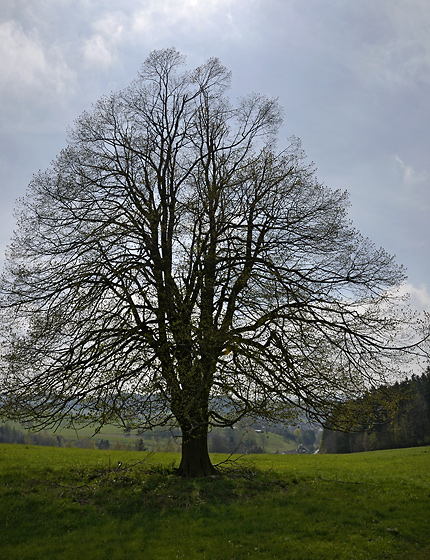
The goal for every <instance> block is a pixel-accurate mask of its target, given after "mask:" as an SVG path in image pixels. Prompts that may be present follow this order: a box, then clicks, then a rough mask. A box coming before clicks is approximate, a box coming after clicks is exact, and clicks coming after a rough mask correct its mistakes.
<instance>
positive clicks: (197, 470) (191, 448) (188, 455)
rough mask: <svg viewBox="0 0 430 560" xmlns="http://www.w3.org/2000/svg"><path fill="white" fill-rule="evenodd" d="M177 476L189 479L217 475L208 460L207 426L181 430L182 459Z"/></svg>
mask: <svg viewBox="0 0 430 560" xmlns="http://www.w3.org/2000/svg"><path fill="white" fill-rule="evenodd" d="M177 474H178V475H179V476H183V477H189V478H198V477H204V476H213V475H217V474H219V472H218V471H217V469H216V468H215V467H214V466H213V465H212V463H211V460H210V458H209V451H208V433H207V426H205V427H204V428H199V429H198V430H189V431H187V430H182V458H181V464H180V465H179V468H178V470H177Z"/></svg>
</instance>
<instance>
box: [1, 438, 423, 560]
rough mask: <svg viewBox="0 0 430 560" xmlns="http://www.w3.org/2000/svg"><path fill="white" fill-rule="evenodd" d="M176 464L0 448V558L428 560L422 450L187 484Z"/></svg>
mask: <svg viewBox="0 0 430 560" xmlns="http://www.w3.org/2000/svg"><path fill="white" fill-rule="evenodd" d="M224 458H225V457H221V456H214V457H213V460H214V462H217V461H221V460H223V459H224ZM178 459H179V456H178V455H176V454H169V453H159V454H147V453H134V452H124V451H122V452H121V451H99V450H93V449H74V448H55V447H27V446H24V445H14V444H10V445H7V444H4V445H0V527H1V531H0V557H1V558H5V559H6V558H7V559H19V560H30V559H31V560H38V559H49V560H52V559H57V558H58V559H60V558H61V559H62V560H68V559H70V560H72V559H73V560H76V559H79V560H85V559H87V558H88V559H90V560H98V559H100V560H106V559H112V560H116V559H133V560H135V559H140V558H142V559H145V560H152V559H153V560H161V559H166V560H173V559H177V558H186V559H190V560H193V559H209V560H242V559H243V560H244V559H249V558H255V559H257V558H258V559H274V558H280V559H281V558H282V559H287V560H288V559H293V560H301V559H312V560H314V559H337V558H338V559H344V558H348V559H362V558H368V559H379V558H386V559H401V560H404V559H409V558H412V559H414V560H424V559H429V558H430V448H428V447H427V448H414V449H404V450H391V451H381V452H372V453H362V454H354V455H257V456H246V457H244V458H242V459H240V460H239V461H238V462H237V463H236V464H235V465H231V466H227V465H224V470H225V471H226V473H225V475H224V476H222V477H220V478H213V479H197V480H182V479H178V478H177V477H175V476H173V475H172V467H173V465H174V463H175V462H176V463H178ZM118 461H121V463H122V464H121V466H118Z"/></svg>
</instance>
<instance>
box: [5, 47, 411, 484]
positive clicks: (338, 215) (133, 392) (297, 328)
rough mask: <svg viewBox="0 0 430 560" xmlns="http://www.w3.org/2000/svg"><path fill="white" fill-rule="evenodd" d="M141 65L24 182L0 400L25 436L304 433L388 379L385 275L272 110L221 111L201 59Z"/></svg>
mask: <svg viewBox="0 0 430 560" xmlns="http://www.w3.org/2000/svg"><path fill="white" fill-rule="evenodd" d="M184 63H185V60H184V57H183V56H182V55H181V54H179V53H178V52H177V51H176V50H175V49H167V50H161V51H154V52H152V53H151V54H150V56H149V57H148V58H147V60H146V61H145V63H144V64H143V66H142V69H141V72H140V74H139V76H138V78H137V79H136V80H135V81H134V82H133V83H132V84H131V85H130V86H129V87H128V88H126V89H124V90H123V91H120V92H118V93H112V94H111V95H108V96H105V97H103V98H101V99H100V100H99V101H98V102H97V103H96V104H95V105H94V106H93V108H92V109H91V110H90V111H88V112H85V113H83V114H82V115H81V116H80V117H79V118H78V119H77V120H76V122H75V125H74V127H73V128H72V130H71V131H70V133H69V143H68V146H67V147H66V148H65V149H64V150H63V151H62V152H61V153H60V155H59V156H58V157H57V158H56V159H55V161H54V162H53V163H52V166H51V167H50V168H49V169H48V170H47V171H44V172H39V173H38V174H37V175H35V176H34V178H33V180H32V182H31V183H30V185H29V188H28V192H27V195H26V197H25V198H24V199H23V200H21V201H20V204H19V209H18V211H17V230H16V232H15V234H14V237H13V239H12V241H11V245H10V247H9V249H8V253H7V260H6V265H5V270H4V273H3V276H2V279H1V284H0V290H1V297H2V299H1V309H2V340H3V342H2V348H3V350H2V365H1V368H2V369H1V382H0V383H1V387H0V390H1V395H2V396H1V399H2V405H3V412H4V414H5V415H7V417H9V418H17V419H18V418H19V419H21V420H32V421H33V423H34V425H35V426H40V427H47V426H56V425H59V424H60V423H70V424H73V425H75V424H79V423H92V424H94V425H95V427H96V428H97V426H101V425H103V424H105V423H107V422H110V423H115V424H117V425H123V426H127V427H131V428H139V429H141V430H144V429H150V428H151V427H154V426H160V425H166V426H168V425H173V424H175V425H178V426H179V427H180V428H181V430H182V462H181V465H180V467H179V473H180V474H183V475H186V476H187V475H188V476H200V475H207V474H211V473H213V472H214V469H213V467H212V465H211V463H210V460H209V456H208V453H207V444H206V439H207V433H208V429H210V427H211V426H230V425H233V424H234V423H235V422H237V421H238V420H240V419H241V418H243V417H245V416H246V417H251V418H260V419H261V418H263V419H264V418H265V419H267V420H268V421H270V420H272V419H273V420H277V421H279V420H285V421H286V422H287V421H288V420H290V419H291V416H292V415H293V414H295V413H296V412H297V411H298V410H300V411H305V412H306V413H307V414H308V415H309V416H310V417H312V418H324V417H326V416H327V414H329V411H330V407H331V406H332V404H333V402H334V401H342V400H345V399H350V398H354V397H356V396H357V395H359V394H360V393H361V392H362V391H363V389H364V388H365V387H367V386H369V385H378V384H380V383H382V382H384V380H385V379H386V377H387V376H389V375H390V373H391V372H393V371H396V372H397V371H398V370H399V368H401V367H403V366H402V363H403V364H404V363H405V362H402V361H401V360H402V356H404V352H405V350H407V349H409V350H410V351H411V352H416V353H419V352H420V351H421V350H420V348H419V347H418V346H411V344H412V338H408V337H409V336H412V334H411V331H410V327H411V326H412V323H413V317H412V316H410V315H407V314H405V312H404V310H402V311H401V312H400V311H399V310H400V307H399V298H397V296H396V295H395V288H396V287H397V286H398V285H399V284H400V283H401V282H402V281H403V280H404V277H405V276H404V271H403V269H402V267H400V266H398V265H397V264H396V263H395V262H394V259H393V257H391V256H390V255H388V254H387V253H386V252H385V251H384V250H383V249H378V248H376V247H375V246H374V245H373V244H372V243H371V242H370V241H369V240H368V239H367V238H364V237H363V236H362V235H361V234H360V233H359V232H358V231H357V230H356V229H354V227H353V226H352V224H351V223H350V221H349V219H348V216H347V209H348V196H347V194H346V193H345V192H339V191H333V190H330V189H329V188H328V187H326V186H324V185H322V184H321V183H319V182H318V180H317V178H316V175H315V169H314V167H313V164H309V163H307V162H306V160H305V156H304V154H303V151H302V149H301V146H300V142H299V140H298V139H296V138H291V139H290V141H289V144H288V146H286V147H285V148H284V149H281V150H279V149H278V148H277V144H276V139H277V134H278V130H279V127H280V125H281V123H282V112H281V110H280V108H279V106H278V103H277V101H276V100H274V99H268V98H266V97H264V96H262V95H257V94H252V95H248V96H246V97H244V98H242V99H240V100H238V101H237V103H236V104H233V103H232V102H231V101H230V100H229V98H228V97H227V93H226V92H227V89H228V87H229V84H230V73H229V72H228V71H227V70H226V69H225V68H224V67H223V66H222V65H221V64H220V62H219V61H218V60H217V59H210V60H208V61H207V62H206V63H204V64H203V65H202V66H200V67H198V68H196V69H195V70H193V71H187V70H186V69H184Z"/></svg>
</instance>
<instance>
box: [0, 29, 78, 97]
mask: <svg viewBox="0 0 430 560" xmlns="http://www.w3.org/2000/svg"><path fill="white" fill-rule="evenodd" d="M72 79H73V75H72V72H71V71H70V70H69V68H68V67H67V65H66V64H65V63H64V60H63V59H62V57H61V55H60V54H59V53H58V52H57V51H55V49H52V50H51V52H50V53H49V54H48V53H47V51H46V50H45V49H44V48H43V46H42V45H41V44H40V43H39V42H38V41H37V39H35V38H34V37H32V36H31V35H27V34H26V33H25V32H24V30H23V28H22V27H21V26H20V25H19V24H18V23H15V22H12V21H8V22H5V23H2V24H0V91H1V92H2V95H3V96H4V95H9V96H11V97H14V98H20V97H24V96H26V95H27V93H28V92H29V90H30V91H31V92H32V93H34V94H39V93H41V92H42V91H43V93H44V94H45V95H48V96H49V95H50V93H51V92H53V93H55V94H58V93H62V92H64V91H65V90H66V89H67V87H68V85H69V84H70V82H71V80H72Z"/></svg>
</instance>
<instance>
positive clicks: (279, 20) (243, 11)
mask: <svg viewBox="0 0 430 560" xmlns="http://www.w3.org/2000/svg"><path fill="white" fill-rule="evenodd" d="M171 46H174V47H176V48H177V49H178V50H179V51H181V52H182V53H183V54H185V55H187V60H188V63H189V65H190V67H195V66H197V65H199V64H201V63H203V62H204V61H205V60H206V59H207V58H209V57H212V56H216V57H219V58H220V60H221V62H222V63H223V64H224V65H225V66H227V67H228V68H229V69H230V70H232V73H233V85H232V90H231V95H232V96H233V97H237V96H239V95H241V94H247V93H249V92H251V91H256V92H259V93H263V94H266V95H268V96H272V97H278V98H279V101H280V103H281V105H282V106H283V107H284V111H285V121H284V125H283V128H282V131H281V136H280V142H279V147H282V145H283V144H285V145H286V144H287V138H288V137H289V136H291V135H295V136H298V137H300V138H301V140H302V145H303V148H304V149H305V151H306V153H307V155H308V157H309V160H312V161H314V162H315V164H316V166H317V168H318V173H317V174H318V178H319V180H320V181H321V182H323V183H324V184H326V185H327V186H329V187H331V188H340V189H342V190H345V189H346V190H347V191H348V192H349V193H350V198H351V210H350V216H351V218H352V219H353V221H354V224H355V226H356V227H357V228H358V229H359V230H360V231H361V232H362V233H363V234H364V235H365V236H367V237H369V238H370V239H372V240H373V241H374V242H375V244H377V245H378V246H383V247H384V248H385V249H386V250H387V251H388V252H389V253H391V254H395V255H396V257H397V261H398V262H399V263H402V264H404V265H405V267H406V268H407V270H408V275H409V283H408V290H409V291H410V292H411V293H412V295H413V303H414V305H415V306H416V307H417V308H419V309H422V308H426V309H429V310H430V295H429V294H430V259H429V257H430V242H429V240H430V216H429V214H430V157H429V156H430V131H429V125H430V4H429V2H428V0H121V2H119V1H118V0H1V3H0V197H1V208H0V265H1V263H2V260H3V253H4V248H5V246H6V245H7V243H8V241H9V238H10V235H11V233H12V230H13V228H14V219H13V215H12V214H13V208H14V201H15V200H16V199H17V198H18V197H20V196H22V195H23V194H24V193H25V189H26V187H27V185H28V183H29V181H30V179H31V176H32V174H33V173H34V172H36V171H37V170H38V169H45V168H46V167H48V166H49V164H50V162H51V161H52V160H53V159H54V158H55V156H56V155H57V154H58V153H59V151H60V150H61V149H62V148H63V147H65V145H66V137H67V127H69V126H71V125H72V124H73V120H74V119H75V118H76V117H77V116H78V115H79V114H80V113H81V112H82V111H83V110H85V109H87V108H90V107H91V104H92V103H93V102H95V101H97V99H98V98H99V97H100V96H101V95H103V94H105V93H109V92H110V91H116V90H118V89H121V88H123V87H125V86H127V85H128V84H129V83H130V81H131V80H132V79H133V78H134V77H136V74H137V72H138V70H139V68H140V66H141V64H142V62H143V61H144V60H145V58H146V57H147V55H148V54H149V53H150V51H152V50H154V49H160V48H166V47H171Z"/></svg>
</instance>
